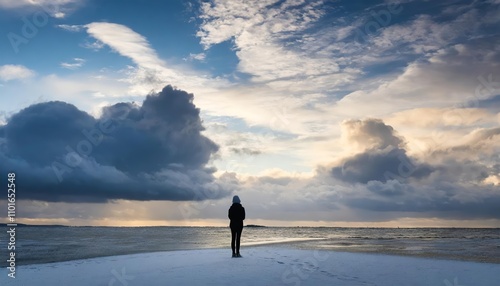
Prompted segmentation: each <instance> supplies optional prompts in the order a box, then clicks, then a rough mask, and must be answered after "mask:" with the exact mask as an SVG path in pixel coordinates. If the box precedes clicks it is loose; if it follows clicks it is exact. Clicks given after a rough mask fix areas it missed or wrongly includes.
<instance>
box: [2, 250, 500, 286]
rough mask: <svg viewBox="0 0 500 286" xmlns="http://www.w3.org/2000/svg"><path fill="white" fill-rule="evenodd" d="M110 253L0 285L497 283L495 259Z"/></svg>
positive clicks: (37, 268)
mask: <svg viewBox="0 0 500 286" xmlns="http://www.w3.org/2000/svg"><path fill="white" fill-rule="evenodd" d="M242 255H243V256H244V257H243V258H231V250H229V249H205V250H187V251H170V252H155V253H143V254H133V255H122V256H110V257H101V258H93V259H85V260H74V261H67V262H58V263H49V264H36V265H26V266H19V267H17V269H16V278H15V279H12V278H9V277H8V276H7V273H8V272H7V269H5V268H4V269H2V270H1V271H0V275H1V277H0V282H1V283H0V285H23V286H30V285H40V286H43V285H47V286H48V285H50V286H53V285H72V286H79V285H81V286H88V285H108V286H113V285H114V286H133V285H152V286H154V285H218V286H220V285H297V286H298V285H425V286H429V285H443V286H456V285H463V286H468V285H481V286H488V285H492V286H493V285H495V286H496V285H499V284H498V283H499V281H500V280H499V278H500V274H499V273H500V264H488V263H475V262H464V261H450V260H437V259H428V258H416V257H403V256H390V255H380V254H362V253H346V252H335V251H314V250H298V249H291V248H285V247H271V246H267V247H245V248H242Z"/></svg>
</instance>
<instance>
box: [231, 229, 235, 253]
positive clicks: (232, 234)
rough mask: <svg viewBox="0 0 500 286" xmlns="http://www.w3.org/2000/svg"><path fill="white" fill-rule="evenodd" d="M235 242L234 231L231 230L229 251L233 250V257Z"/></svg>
mask: <svg viewBox="0 0 500 286" xmlns="http://www.w3.org/2000/svg"><path fill="white" fill-rule="evenodd" d="M235 241H236V229H234V228H231V249H232V250H233V255H234V254H236V251H235Z"/></svg>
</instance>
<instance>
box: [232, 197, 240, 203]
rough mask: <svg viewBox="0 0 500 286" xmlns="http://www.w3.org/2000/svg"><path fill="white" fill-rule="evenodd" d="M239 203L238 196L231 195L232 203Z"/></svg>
mask: <svg viewBox="0 0 500 286" xmlns="http://www.w3.org/2000/svg"><path fill="white" fill-rule="evenodd" d="M239 203H241V200H240V197H238V196H234V197H233V204H239Z"/></svg>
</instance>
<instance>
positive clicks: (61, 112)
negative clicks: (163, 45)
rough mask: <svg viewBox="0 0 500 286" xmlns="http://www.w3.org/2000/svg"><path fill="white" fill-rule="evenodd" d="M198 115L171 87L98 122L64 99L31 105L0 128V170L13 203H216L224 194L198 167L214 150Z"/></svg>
mask: <svg viewBox="0 0 500 286" xmlns="http://www.w3.org/2000/svg"><path fill="white" fill-rule="evenodd" d="M199 114H200V110H199V109H198V108H196V106H195V105H194V104H193V94H189V93H187V92H185V91H182V90H177V89H174V88H173V87H171V86H166V87H165V88H164V89H163V90H162V91H161V92H159V93H157V94H151V95H149V96H147V97H146V99H145V100H144V102H143V103H142V105H141V106H138V105H135V104H132V103H118V104H115V105H112V106H107V107H105V108H103V112H102V116H101V117H100V118H94V117H92V116H91V115H89V114H87V113H86V112H84V111H81V110H79V109H78V108H77V107H75V106H73V105H71V104H68V103H65V102H60V101H53V102H44V103H39V104H35V105H32V106H29V107H27V108H25V109H23V110H21V111H19V112H18V113H16V114H14V115H13V116H12V117H11V118H10V119H9V120H8V122H7V124H6V125H4V126H1V127H0V159H1V163H0V169H1V170H2V171H3V173H5V172H16V174H17V176H18V189H19V190H20V191H19V193H18V198H20V199H35V200H42V201H67V202H73V201H75V202H106V201H108V200H114V199H130V200H204V199H215V198H219V197H222V196H224V195H227V194H228V193H229V192H230V191H231V190H230V188H229V187H228V186H226V185H225V183H224V177H222V178H221V179H220V180H216V179H215V177H214V176H213V173H214V172H215V171H216V170H215V169H213V168H209V167H207V166H206V165H207V163H208V161H209V159H210V158H211V156H212V155H213V154H215V153H216V152H217V150H218V145H217V144H215V143H214V142H213V141H211V140H210V139H208V138H207V137H205V136H203V134H202V133H201V132H202V131H203V130H204V128H203V125H202V121H201V119H200V115H199ZM230 181H231V180H230ZM231 182H232V181H231Z"/></svg>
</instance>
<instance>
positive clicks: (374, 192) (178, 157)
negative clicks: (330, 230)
mask: <svg viewBox="0 0 500 286" xmlns="http://www.w3.org/2000/svg"><path fill="white" fill-rule="evenodd" d="M0 35H2V36H1V38H0V39H1V40H0V175H1V176H2V178H1V181H2V185H4V187H5V188H6V185H7V173H9V172H15V173H16V187H17V192H16V199H17V201H16V202H17V209H18V211H17V214H16V215H17V219H18V222H24V223H30V224H63V225H103V226H144V225H148V226H149V225H180V226H209V225H210V226H212V225H213V226H226V225H227V224H228V220H227V209H228V208H229V206H230V204H231V198H232V196H233V195H239V197H240V198H241V201H242V204H243V206H244V207H245V209H246V212H247V220H246V223H247V224H263V225H270V226H353V227H357V226H363V227H365V226H366V227H384V226H389V227H396V226H399V227H427V226H431V227H441V226H445V227H500V152H499V151H500V144H499V143H498V142H500V141H499V140H500V126H499V123H500V1H498V0H482V1H473V0H469V1H465V0H463V1H462V0H445V1H417V0H399V1H397V0H386V1H382V0H379V1H375V0H374V1H348V0H339V1H328V0H324V1H322V0H310V1H305V0H250V1H249V0H245V1H244V0H213V1H198V0H196V1H177V0H174V1H156V0H151V1H138V0H128V1H118V0H108V1H97V0H15V1H14V0H0ZM6 199H7V197H5V198H0V204H1V207H0V211H2V212H3V213H7V200H6ZM2 220H3V221H6V218H4V219H2Z"/></svg>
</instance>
